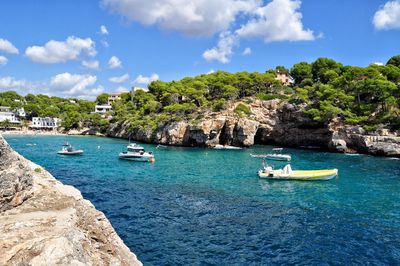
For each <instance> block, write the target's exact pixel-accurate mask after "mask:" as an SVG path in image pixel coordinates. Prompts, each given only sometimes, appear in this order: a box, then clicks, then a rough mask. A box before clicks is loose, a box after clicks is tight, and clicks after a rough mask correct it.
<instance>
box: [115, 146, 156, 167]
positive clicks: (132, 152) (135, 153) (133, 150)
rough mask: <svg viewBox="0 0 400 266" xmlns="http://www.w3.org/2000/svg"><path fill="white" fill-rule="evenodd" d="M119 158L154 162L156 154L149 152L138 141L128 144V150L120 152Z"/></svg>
mask: <svg viewBox="0 0 400 266" xmlns="http://www.w3.org/2000/svg"><path fill="white" fill-rule="evenodd" d="M119 158H120V159H123V160H130V161H138V162H154V161H155V159H154V154H153V153H152V152H147V151H145V150H144V148H143V147H142V146H139V145H137V144H136V143H131V144H129V145H128V146H126V151H124V152H121V153H120V154H119Z"/></svg>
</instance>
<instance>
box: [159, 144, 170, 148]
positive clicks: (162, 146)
mask: <svg viewBox="0 0 400 266" xmlns="http://www.w3.org/2000/svg"><path fill="white" fill-rule="evenodd" d="M166 148H168V146H165V145H161V144H158V145H157V146H156V149H166Z"/></svg>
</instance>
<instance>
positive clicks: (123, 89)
mask: <svg viewBox="0 0 400 266" xmlns="http://www.w3.org/2000/svg"><path fill="white" fill-rule="evenodd" d="M116 91H117V92H129V90H128V88H125V87H123V86H119V87H118V88H117V90H116Z"/></svg>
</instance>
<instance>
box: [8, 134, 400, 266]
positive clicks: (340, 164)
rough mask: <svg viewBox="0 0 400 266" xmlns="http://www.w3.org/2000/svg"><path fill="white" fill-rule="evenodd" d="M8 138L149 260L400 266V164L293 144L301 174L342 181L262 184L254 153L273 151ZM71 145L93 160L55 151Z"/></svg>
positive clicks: (151, 262)
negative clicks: (136, 151) (130, 156)
mask: <svg viewBox="0 0 400 266" xmlns="http://www.w3.org/2000/svg"><path fill="white" fill-rule="evenodd" d="M6 139H7V141H8V142H9V143H10V145H11V146H12V147H13V148H15V149H16V150H17V151H18V152H19V153H21V154H22V155H23V156H25V157H27V158H28V159H30V160H32V161H34V162H36V163H38V164H40V165H42V166H43V167H45V168H46V169H47V170H48V171H50V172H51V173H52V174H53V175H54V176H55V177H57V178H58V179H59V180H61V181H62V182H64V183H65V184H70V185H74V186H75V187H77V188H78V189H79V190H81V192H82V194H83V195H84V197H85V198H87V199H89V200H90V201H92V203H93V204H94V205H95V206H96V207H97V208H98V209H100V210H101V211H103V212H104V213H105V214H106V215H107V217H108V218H109V219H110V221H111V222H112V224H113V226H114V227H115V229H116V231H117V232H118V233H119V235H120V236H121V238H122V239H123V240H124V241H125V243H126V244H127V245H128V246H129V247H130V248H131V249H132V251H134V252H135V253H136V254H137V255H138V257H139V259H140V260H141V261H142V262H144V264H145V265H166V264H169V265H177V264H178V265H182V264H184V265H187V264H197V265H204V264H205V265H266V264H267V265H271V264H302V265H324V264H341V265H351V264H368V263H369V264H375V265H377V264H392V265H393V264H398V263H399V262H400V161H399V160H395V159H390V158H377V157H371V156H364V155H360V156H350V155H343V154H332V153H325V152H316V151H310V150H294V149H287V150H286V152H290V153H291V154H292V158H293V163H292V167H293V169H296V168H297V169H300V168H305V169H314V168H315V169H323V168H333V167H335V168H338V169H339V177H338V178H337V179H335V180H331V181H320V182H293V181H292V182H291V181H266V180H259V179H258V177H257V176H256V171H257V170H258V169H259V168H260V166H261V160H260V159H257V158H252V157H250V156H249V154H250V153H261V152H265V151H266V150H268V149H270V148H271V147H268V146H264V147H263V146H257V147H254V148H250V149H246V150H243V151H227V150H225V151H224V150H207V149H198V148H178V147H168V148H165V149H156V148H155V146H154V145H144V146H145V148H146V149H148V150H152V151H154V153H155V156H156V162H155V163H154V164H149V163H137V162H129V161H121V160H119V159H118V153H119V152H120V151H122V150H123V149H124V147H125V145H126V144H127V141H124V140H118V139H108V138H96V137H59V136H57V137H55V136H49V137H40V136H7V137H6ZM64 141H69V142H71V143H72V144H73V145H74V146H75V147H76V148H82V149H84V150H85V155H84V156H79V157H63V156H58V155H57V154H56V151H57V150H58V149H59V147H60V145H61V144H62V143H63V142H64ZM28 143H35V144H36V146H27V145H26V144H28ZM275 166H279V163H278V164H276V165H275Z"/></svg>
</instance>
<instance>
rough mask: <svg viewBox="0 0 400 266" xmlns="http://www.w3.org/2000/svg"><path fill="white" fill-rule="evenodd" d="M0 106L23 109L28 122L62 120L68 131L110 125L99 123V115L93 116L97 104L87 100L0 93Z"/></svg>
mask: <svg viewBox="0 0 400 266" xmlns="http://www.w3.org/2000/svg"><path fill="white" fill-rule="evenodd" d="M0 106H8V107H11V108H12V109H16V108H21V107H23V108H24V109H25V111H26V113H27V119H28V120H31V118H32V117H35V116H40V117H58V118H61V119H62V126H63V127H64V128H66V129H72V128H79V127H81V126H83V125H86V126H91V125H94V124H96V123H97V124H101V123H103V124H104V123H106V122H107V123H108V121H106V122H105V121H99V120H101V119H100V117H99V116H98V115H97V114H91V112H93V111H94V107H95V102H92V101H87V100H79V99H63V98H60V97H51V96H47V95H41V94H40V95H33V94H28V95H26V96H25V97H23V96H21V95H18V94H17V93H16V92H14V91H6V92H0ZM22 122H23V123H22V124H23V125H27V123H26V121H22ZM3 123H4V122H3ZM7 125H8V124H7ZM3 126H4V125H3ZM8 126H9V125H8ZM99 126H101V125H99ZM103 127H104V126H103Z"/></svg>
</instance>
